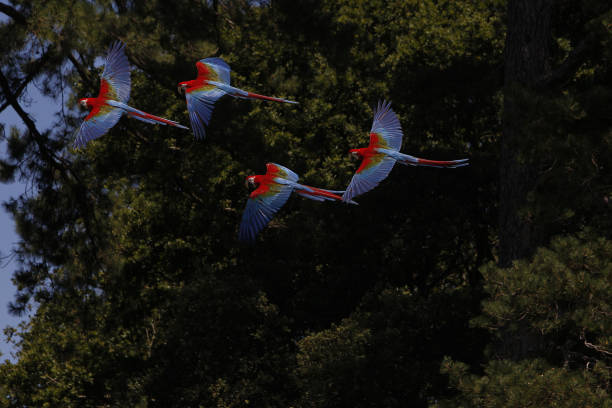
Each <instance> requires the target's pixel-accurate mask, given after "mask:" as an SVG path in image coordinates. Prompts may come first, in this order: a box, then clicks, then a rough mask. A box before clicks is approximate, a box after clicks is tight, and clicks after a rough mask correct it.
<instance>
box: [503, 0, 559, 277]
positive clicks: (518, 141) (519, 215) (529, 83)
mask: <svg viewBox="0 0 612 408" xmlns="http://www.w3.org/2000/svg"><path fill="white" fill-rule="evenodd" d="M551 4H552V0H509V1H508V21H507V27H508V29H507V35H506V46H505V84H504V112H503V131H502V142H501V162H500V197H499V198H500V204H499V228H500V250H499V265H500V266H502V267H507V266H510V265H511V264H512V261H513V260H515V259H520V258H524V257H526V256H529V255H530V254H531V252H532V250H533V248H534V246H536V245H537V244H538V243H537V242H536V236H535V234H534V230H533V224H532V220H531V217H530V215H529V211H528V208H527V206H526V204H527V195H528V193H529V191H530V190H532V188H533V187H534V182H535V175H534V172H533V170H532V169H531V167H532V166H531V165H530V163H529V160H528V157H529V151H528V150H529V143H528V139H527V138H528V137H529V136H530V135H529V134H528V131H527V128H528V124H529V123H528V122H529V109H530V104H528V103H525V102H527V101H528V100H529V95H530V94H532V95H533V93H532V92H533V88H534V87H535V85H536V83H537V82H538V80H539V79H540V78H541V77H542V76H543V75H544V74H545V73H546V72H548V70H549V59H550V41H551V8H552V7H551Z"/></svg>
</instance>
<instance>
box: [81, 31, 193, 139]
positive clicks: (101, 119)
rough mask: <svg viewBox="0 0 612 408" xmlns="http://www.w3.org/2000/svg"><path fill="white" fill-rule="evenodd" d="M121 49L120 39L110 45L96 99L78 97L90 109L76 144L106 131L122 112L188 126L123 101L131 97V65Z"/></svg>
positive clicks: (153, 120)
mask: <svg viewBox="0 0 612 408" xmlns="http://www.w3.org/2000/svg"><path fill="white" fill-rule="evenodd" d="M124 49H125V45H124V44H123V43H121V42H120V41H117V42H116V43H115V44H113V46H111V48H110V50H109V52H108V55H107V56H106V63H105V64H104V71H103V72H102V79H101V80H100V93H99V94H98V96H97V97H96V98H83V99H80V100H79V104H80V105H81V106H82V107H84V108H88V109H91V111H90V112H89V115H87V117H86V118H85V120H84V121H83V123H82V124H81V126H80V127H79V129H78V130H77V132H76V139H75V141H74V146H75V147H81V146H84V145H85V144H86V143H87V142H89V141H90V140H93V139H96V138H98V137H100V136H102V135H103V134H105V133H106V132H108V130H109V129H110V128H112V127H113V126H115V124H116V123H117V122H118V121H119V118H120V117H121V115H123V114H124V113H127V114H128V116H129V117H131V118H134V119H138V120H141V121H143V122H146V123H154V124H160V125H170V126H176V127H180V128H182V129H189V128H187V127H185V126H183V125H181V124H179V123H178V122H175V121H172V120H168V119H164V118H160V117H158V116H154V115H151V114H149V113H146V112H143V111H141V110H138V109H134V108H132V107H131V106H128V105H127V104H126V103H127V101H128V100H129V99H130V87H131V81H130V64H129V62H128V59H127V57H126V56H125V51H124Z"/></svg>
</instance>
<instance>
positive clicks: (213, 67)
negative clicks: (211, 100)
mask: <svg viewBox="0 0 612 408" xmlns="http://www.w3.org/2000/svg"><path fill="white" fill-rule="evenodd" d="M196 67H197V68H198V78H200V77H202V79H206V80H209V81H217V82H223V83H224V84H226V85H229V84H230V71H231V69H230V67H229V65H227V63H226V62H225V61H223V60H222V59H221V58H205V59H203V60H200V61H198V62H197V63H196Z"/></svg>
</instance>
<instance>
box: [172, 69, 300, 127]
mask: <svg viewBox="0 0 612 408" xmlns="http://www.w3.org/2000/svg"><path fill="white" fill-rule="evenodd" d="M196 67H197V69H198V77H197V78H196V79H194V80H191V81H185V82H180V83H179V84H178V91H179V93H181V92H182V93H184V94H185V98H186V99H187V110H188V111H189V119H190V120H191V127H192V128H193V134H194V135H195V137H196V139H203V138H204V137H205V136H206V132H205V130H204V127H205V126H208V122H209V121H210V117H211V115H212V110H213V108H214V106H215V102H217V99H219V98H220V97H222V96H223V95H226V94H227V95H230V96H233V97H234V98H241V99H263V100H266V101H276V102H285V103H297V102H294V101H289V100H287V99H281V98H273V97H271V96H264V95H258V94H256V93H252V92H247V91H243V90H242V89H239V88H234V87H233V86H230V67H229V65H227V63H226V62H225V61H223V60H222V59H221V58H206V59H203V60H200V61H198V62H196Z"/></svg>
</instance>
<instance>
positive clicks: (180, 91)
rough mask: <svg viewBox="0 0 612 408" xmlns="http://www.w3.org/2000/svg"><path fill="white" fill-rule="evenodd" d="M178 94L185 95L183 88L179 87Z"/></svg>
mask: <svg viewBox="0 0 612 408" xmlns="http://www.w3.org/2000/svg"><path fill="white" fill-rule="evenodd" d="M178 93H180V94H183V87H182V86H180V85H179V87H178Z"/></svg>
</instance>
